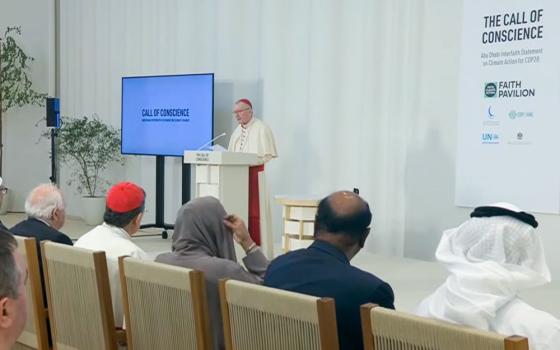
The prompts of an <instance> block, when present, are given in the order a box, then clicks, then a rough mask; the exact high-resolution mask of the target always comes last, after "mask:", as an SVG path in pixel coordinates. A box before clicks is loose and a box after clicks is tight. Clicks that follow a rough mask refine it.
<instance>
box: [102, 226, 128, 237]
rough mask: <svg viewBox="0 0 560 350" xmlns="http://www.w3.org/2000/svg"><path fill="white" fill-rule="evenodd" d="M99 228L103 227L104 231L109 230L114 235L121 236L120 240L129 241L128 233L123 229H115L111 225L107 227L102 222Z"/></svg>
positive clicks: (115, 227)
mask: <svg viewBox="0 0 560 350" xmlns="http://www.w3.org/2000/svg"><path fill="white" fill-rule="evenodd" d="M101 226H103V227H105V228H106V229H109V230H111V231H113V232H114V233H116V234H117V235H119V236H121V237H122V238H125V239H128V240H130V235H129V234H128V232H126V230H125V229H124V228H121V227H117V226H113V225H109V224H108V223H106V222H104V223H103V224H101Z"/></svg>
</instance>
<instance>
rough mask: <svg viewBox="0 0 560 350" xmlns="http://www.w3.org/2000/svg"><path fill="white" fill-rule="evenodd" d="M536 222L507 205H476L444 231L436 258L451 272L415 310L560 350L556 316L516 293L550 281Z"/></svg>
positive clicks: (536, 349)
mask: <svg viewBox="0 0 560 350" xmlns="http://www.w3.org/2000/svg"><path fill="white" fill-rule="evenodd" d="M537 226H538V223H537V221H536V220H535V218H534V216H533V215H531V214H528V213H525V212H522V211H521V210H520V209H519V208H517V207H515V206H513V205H511V204H507V203H498V204H493V205H490V206H485V207H478V208H476V209H475V210H474V211H473V212H472V213H471V219H470V220H468V221H466V222H465V223H463V224H462V225H461V226H459V227H457V228H454V229H450V230H446V231H445V232H444V233H443V236H442V238H441V241H440V243H439V246H438V248H437V250H436V258H437V260H438V261H440V262H442V263H443V264H444V265H445V266H446V268H447V269H448V270H449V272H450V275H449V277H448V278H447V280H446V281H445V283H444V284H443V285H441V286H440V287H439V288H438V289H437V290H436V291H435V292H434V293H433V294H432V295H430V296H429V297H427V298H426V299H425V300H424V301H422V303H421V304H420V306H419V307H418V309H417V313H418V314H419V315H420V316H424V317H433V318H439V319H442V320H446V321H450V322H454V323H458V324H463V325H467V326H471V327H475V328H479V329H483V330H490V331H493V332H496V333H499V334H502V335H508V336H509V335H520V336H524V337H527V338H528V340H529V348H530V349H531V350H556V349H560V320H558V319H557V318H555V317H554V316H552V315H550V314H549V313H546V312H544V311H541V310H538V309H535V308H534V307H532V306H530V305H529V304H527V303H525V302H524V301H523V300H521V299H520V298H519V296H518V293H519V292H520V291H521V290H523V289H527V288H532V287H536V286H540V285H543V284H546V283H549V282H550V280H551V278H550V271H549V269H548V266H547V264H546V261H545V256H544V249H543V246H542V243H541V240H540V237H539V236H538V235H537V233H536V231H535V228H536V227H537Z"/></svg>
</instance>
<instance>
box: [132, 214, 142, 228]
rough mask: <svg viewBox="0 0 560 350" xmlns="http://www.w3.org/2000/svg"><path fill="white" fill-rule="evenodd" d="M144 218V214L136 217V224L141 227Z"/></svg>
mask: <svg viewBox="0 0 560 350" xmlns="http://www.w3.org/2000/svg"><path fill="white" fill-rule="evenodd" d="M142 217H144V213H139V214H138V215H136V217H135V218H134V223H135V224H136V225H138V226H140V223H141V222H142Z"/></svg>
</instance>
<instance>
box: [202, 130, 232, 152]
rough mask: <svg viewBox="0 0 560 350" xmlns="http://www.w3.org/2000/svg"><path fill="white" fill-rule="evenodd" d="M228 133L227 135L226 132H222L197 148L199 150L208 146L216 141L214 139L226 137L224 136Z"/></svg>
mask: <svg viewBox="0 0 560 350" xmlns="http://www.w3.org/2000/svg"><path fill="white" fill-rule="evenodd" d="M226 135H227V133H225V132H223V133H221V134H220V135H218V136H216V137H214V138H213V139H212V140H210V141H208V142H206V143H205V144H204V145H202V146H200V147H199V148H197V151H200V150H202V149H203V148H205V147H206V146H208V145H209V144H211V143H212V142H214V141H216V140H217V139H219V138H222V137H224V136H226Z"/></svg>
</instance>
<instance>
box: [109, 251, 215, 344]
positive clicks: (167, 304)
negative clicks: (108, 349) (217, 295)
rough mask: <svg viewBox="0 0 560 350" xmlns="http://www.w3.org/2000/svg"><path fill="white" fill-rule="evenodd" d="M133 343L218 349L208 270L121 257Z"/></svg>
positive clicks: (123, 292)
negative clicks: (211, 315)
mask: <svg viewBox="0 0 560 350" xmlns="http://www.w3.org/2000/svg"><path fill="white" fill-rule="evenodd" d="M119 270H120V276H121V286H122V287H121V291H122V298H123V309H124V315H125V324H126V328H127V331H126V335H127V346H128V349H129V350H130V349H134V350H138V349H147V350H151V349H198V350H210V349H212V338H211V333H210V325H209V318H208V301H207V296H206V285H205V281H204V274H203V273H202V272H200V271H195V270H190V269H187V268H183V267H177V266H171V265H166V264H162V263H157V262H151V261H145V260H139V259H134V258H130V257H121V258H119Z"/></svg>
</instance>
